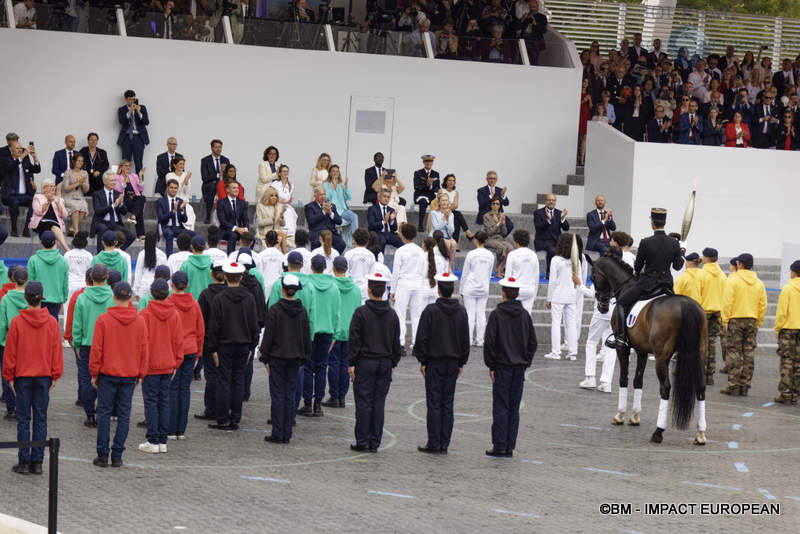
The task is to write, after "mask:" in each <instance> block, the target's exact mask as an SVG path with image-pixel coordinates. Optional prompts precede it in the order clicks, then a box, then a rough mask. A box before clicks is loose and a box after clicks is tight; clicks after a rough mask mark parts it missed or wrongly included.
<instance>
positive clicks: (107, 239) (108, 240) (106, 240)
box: [100, 230, 117, 245]
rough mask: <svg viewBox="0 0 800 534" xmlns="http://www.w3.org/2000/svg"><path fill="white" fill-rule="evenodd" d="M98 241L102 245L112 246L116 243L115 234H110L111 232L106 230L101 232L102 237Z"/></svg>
mask: <svg viewBox="0 0 800 534" xmlns="http://www.w3.org/2000/svg"><path fill="white" fill-rule="evenodd" d="M100 240H101V241H102V242H103V244H104V245H113V244H114V243H116V242H117V234H115V233H114V232H112V231H111V230H106V231H105V232H103V235H102V236H101V237H100Z"/></svg>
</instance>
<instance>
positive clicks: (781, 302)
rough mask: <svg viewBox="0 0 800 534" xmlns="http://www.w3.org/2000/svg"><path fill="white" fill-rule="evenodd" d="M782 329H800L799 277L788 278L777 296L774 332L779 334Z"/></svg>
mask: <svg viewBox="0 0 800 534" xmlns="http://www.w3.org/2000/svg"><path fill="white" fill-rule="evenodd" d="M783 329H787V330H800V278H792V279H791V280H789V283H788V284H786V285H785V286H783V289H781V296H780V297H778V311H777V312H776V313H775V333H776V334H780V332H781V330H783Z"/></svg>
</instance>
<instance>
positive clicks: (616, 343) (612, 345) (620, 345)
mask: <svg viewBox="0 0 800 534" xmlns="http://www.w3.org/2000/svg"><path fill="white" fill-rule="evenodd" d="M612 337H613V339H612ZM605 346H606V347H608V348H609V349H622V350H626V349H630V346H629V345H628V341H627V340H626V339H625V338H624V337H623V336H619V337H616V336H614V335H613V334H612V335H611V336H608V337H607V338H606V342H605Z"/></svg>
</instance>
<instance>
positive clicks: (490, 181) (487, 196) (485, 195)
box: [475, 171, 514, 234]
mask: <svg viewBox="0 0 800 534" xmlns="http://www.w3.org/2000/svg"><path fill="white" fill-rule="evenodd" d="M507 190H508V187H503V188H502V189H500V188H499V187H498V186H497V173H496V172H495V171H489V172H487V173H486V185H485V186H483V187H481V188H479V189H478V215H477V216H476V217H475V224H485V223H484V221H483V216H484V215H485V214H487V213H488V212H489V211H490V210H491V206H490V204H491V202H492V200H493V199H495V198H499V199H500V202H501V206H500V212H501V213H502V211H503V206H508V197H506V191H507ZM507 224H508V225H510V228H508V229H507V231H506V234H508V233H510V232H511V230H512V229H513V228H514V224H513V223H512V222H511V221H510V220H509V221H508V222H507Z"/></svg>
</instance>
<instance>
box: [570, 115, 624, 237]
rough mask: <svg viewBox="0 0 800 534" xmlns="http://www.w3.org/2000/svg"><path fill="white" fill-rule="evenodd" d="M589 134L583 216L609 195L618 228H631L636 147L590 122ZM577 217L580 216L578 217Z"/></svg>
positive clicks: (608, 198)
mask: <svg viewBox="0 0 800 534" xmlns="http://www.w3.org/2000/svg"><path fill="white" fill-rule="evenodd" d="M587 128H588V129H587V132H586V166H585V168H584V175H585V179H584V196H583V208H584V209H583V213H582V214H581V215H585V214H586V213H587V212H589V211H591V210H593V209H594V208H595V205H594V199H595V197H596V196H597V195H600V194H602V195H605V197H606V206H607V208H608V209H610V210H612V214H613V217H614V220H615V222H616V223H617V228H618V229H619V230H623V231H628V230H627V229H628V228H630V227H631V210H630V205H631V201H632V197H633V156H634V149H635V145H636V143H635V142H634V141H633V139H631V138H630V137H628V136H626V135H624V134H622V133H620V132H618V131H617V130H615V129H614V128H612V127H611V126H608V125H607V124H605V125H604V124H600V123H599V122H593V121H589V123H588V125H587ZM575 216H576V217H577V216H578V214H575Z"/></svg>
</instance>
